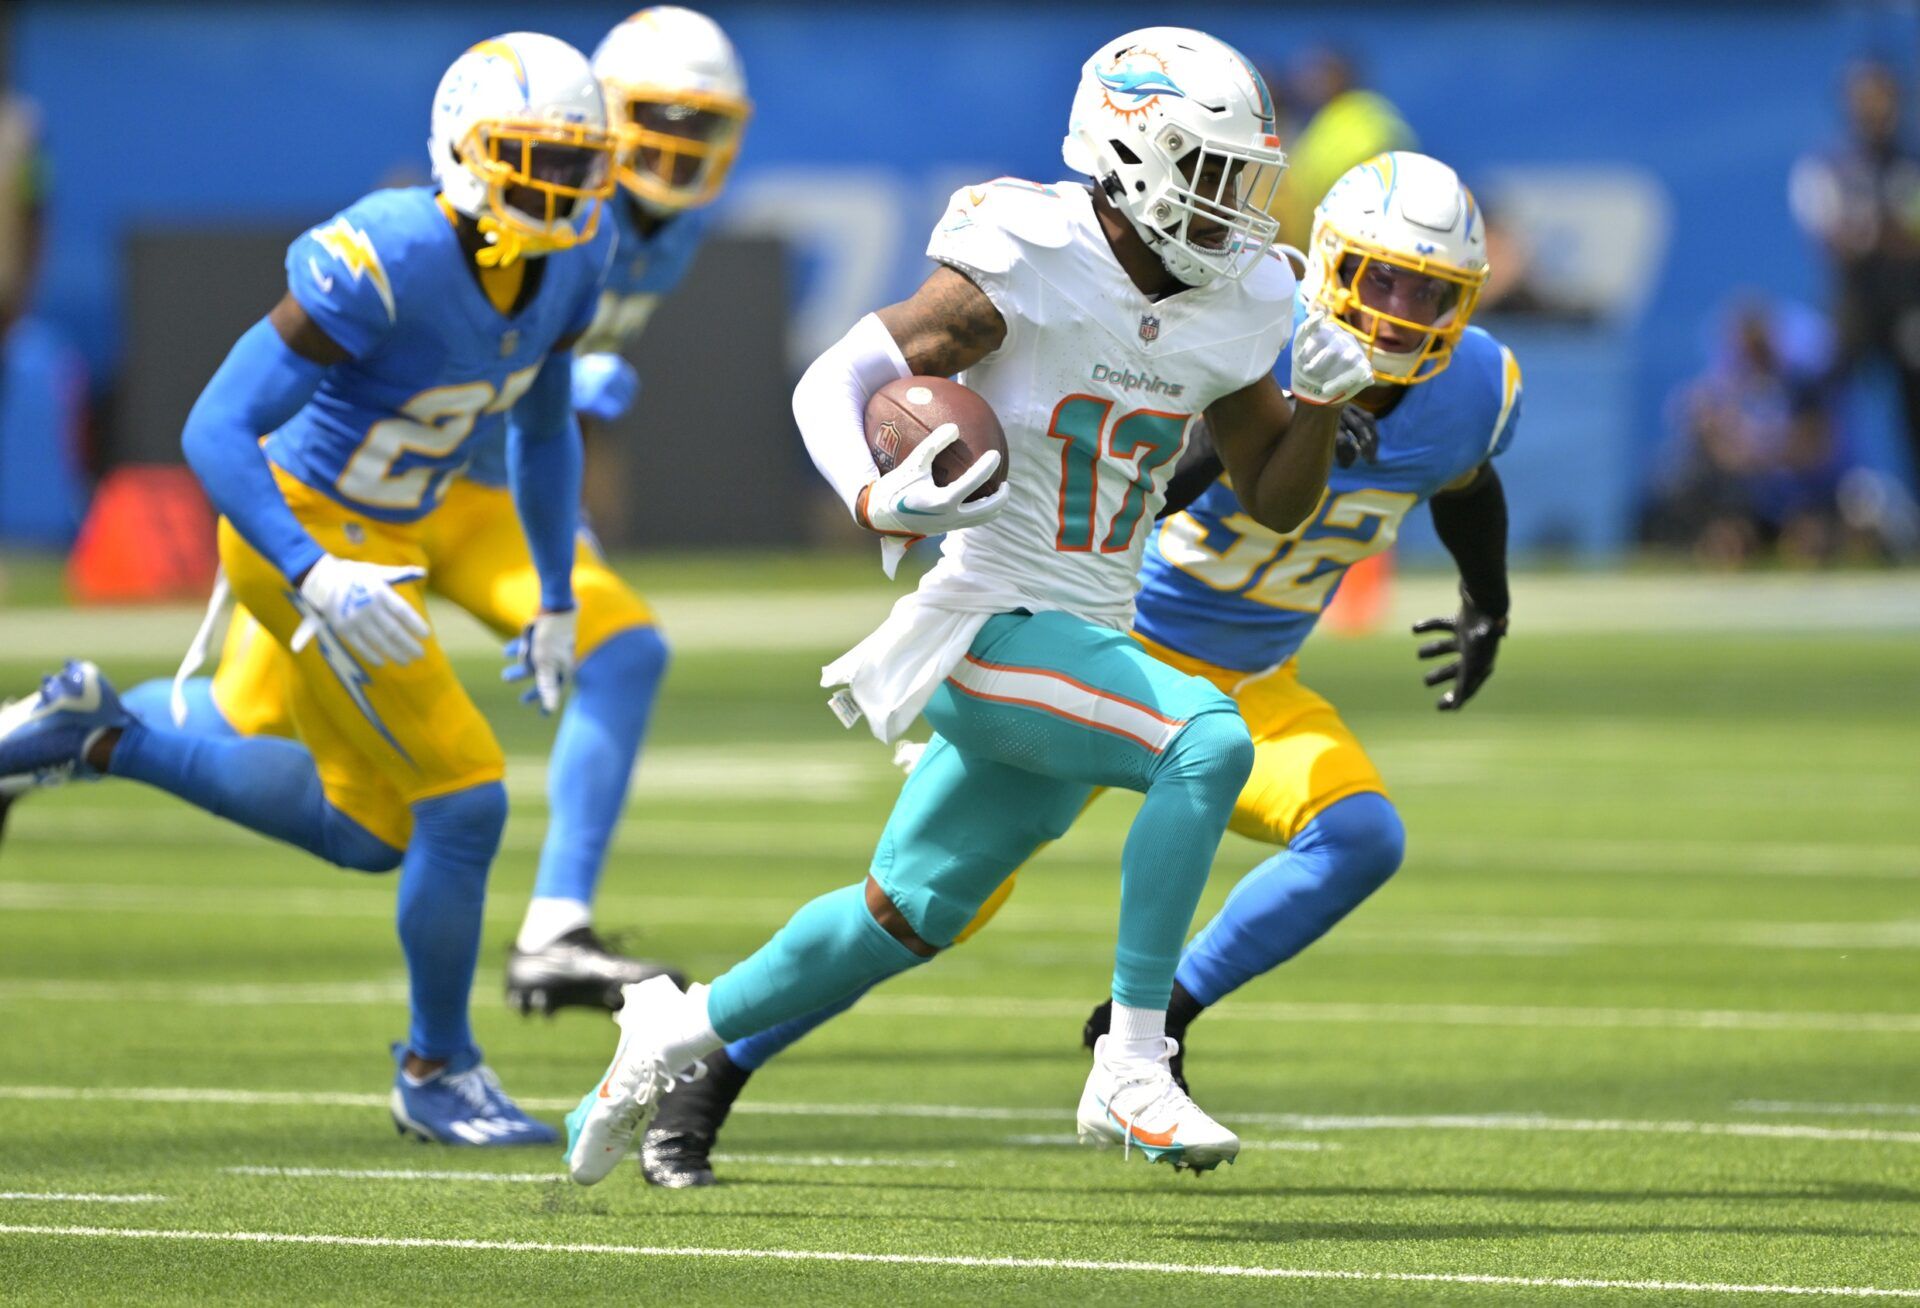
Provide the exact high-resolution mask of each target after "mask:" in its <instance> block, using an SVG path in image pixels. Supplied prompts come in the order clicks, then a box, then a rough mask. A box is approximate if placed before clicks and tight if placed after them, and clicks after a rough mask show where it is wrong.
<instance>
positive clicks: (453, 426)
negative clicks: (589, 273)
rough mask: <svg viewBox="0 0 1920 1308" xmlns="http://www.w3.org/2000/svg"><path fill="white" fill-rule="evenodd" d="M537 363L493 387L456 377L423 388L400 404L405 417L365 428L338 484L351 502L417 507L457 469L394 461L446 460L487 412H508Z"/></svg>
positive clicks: (386, 506)
mask: <svg viewBox="0 0 1920 1308" xmlns="http://www.w3.org/2000/svg"><path fill="white" fill-rule="evenodd" d="M540 367H541V365H540V364H538V363H533V364H528V365H527V366H526V367H524V368H522V369H520V370H519V371H518V372H512V373H508V374H507V376H506V377H505V379H504V380H502V381H501V383H500V389H499V390H498V391H496V390H494V388H493V383H492V382H488V381H470V382H458V383H455V384H454V385H451V386H435V387H432V388H430V389H428V390H424V391H421V392H420V393H419V394H418V395H416V396H414V397H413V398H412V399H410V400H408V401H407V402H406V403H405V404H403V405H401V406H400V412H401V413H402V414H404V415H405V416H404V417H399V418H383V419H382V420H380V421H379V422H376V423H374V424H373V426H371V427H369V428H367V434H366V436H365V437H364V438H362V440H361V441H360V447H359V448H358V449H356V450H355V451H354V452H353V457H352V458H350V459H348V460H347V466H346V467H344V468H342V469H341V470H340V475H339V477H337V478H336V479H335V480H334V483H333V484H334V486H335V488H336V489H338V490H339V492H340V494H341V495H342V496H344V497H345V498H346V499H348V500H350V501H357V502H359V503H361V504H371V505H377V506H378V507H380V508H383V509H413V508H418V507H419V506H420V504H421V503H422V502H423V501H425V500H426V499H427V498H428V496H429V495H430V494H438V493H439V483H440V482H442V481H444V480H445V479H446V478H447V477H449V476H451V475H452V474H453V473H454V472H456V471H458V469H457V468H452V467H448V466H447V465H445V464H430V463H420V464H415V465H413V466H412V467H409V468H407V469H406V470H404V471H398V472H397V471H395V465H396V464H398V463H399V462H400V460H401V459H402V458H403V457H405V456H407V455H415V456H418V457H421V458H426V459H445V458H448V457H449V456H451V455H452V454H453V452H454V451H456V450H458V449H459V448H460V446H461V444H462V443H463V442H464V441H465V440H466V439H467V437H468V436H470V435H471V434H472V433H473V426H474V423H475V422H477V421H478V420H479V418H480V415H481V414H483V413H505V412H506V411H507V410H508V409H511V408H512V407H513V406H514V405H515V404H518V403H519V402H520V397H521V396H522V395H525V394H526V393H527V388H528V387H529V386H531V385H533V378H534V374H535V373H537V372H539V371H540Z"/></svg>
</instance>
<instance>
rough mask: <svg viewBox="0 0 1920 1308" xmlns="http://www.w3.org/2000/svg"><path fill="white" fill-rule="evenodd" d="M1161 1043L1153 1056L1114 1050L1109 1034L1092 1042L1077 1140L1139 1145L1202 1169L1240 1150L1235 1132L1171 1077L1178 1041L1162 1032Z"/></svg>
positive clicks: (1152, 1157) (1152, 1156)
mask: <svg viewBox="0 0 1920 1308" xmlns="http://www.w3.org/2000/svg"><path fill="white" fill-rule="evenodd" d="M1166 1042H1167V1043H1166V1049H1165V1051H1164V1052H1163V1053H1162V1054H1161V1055H1160V1057H1158V1058H1156V1059H1154V1060H1153V1061H1152V1062H1141V1061H1137V1060H1125V1059H1121V1058H1119V1057H1117V1056H1115V1057H1111V1058H1110V1057H1109V1052H1110V1051H1111V1052H1113V1053H1114V1054H1116V1055H1117V1052H1118V1051H1117V1050H1114V1046H1113V1043H1112V1037H1111V1036H1101V1037H1100V1039H1099V1040H1097V1041H1096V1042H1095V1043H1094V1046H1093V1070H1092V1071H1091V1072H1089V1073H1088V1074H1087V1088H1086V1089H1085V1090H1084V1091H1082V1092H1081V1094H1080V1113H1079V1123H1078V1125H1079V1128H1080V1143H1081V1144H1091V1145H1120V1146H1121V1147H1122V1148H1123V1149H1124V1150H1125V1151H1126V1152H1128V1153H1131V1152H1132V1151H1133V1150H1135V1149H1138V1150H1139V1151H1140V1152H1141V1153H1143V1154H1145V1155H1146V1156H1147V1159H1148V1161H1150V1162H1155V1163H1158V1162H1163V1161H1164V1162H1170V1163H1172V1164H1173V1165H1174V1167H1175V1168H1181V1167H1187V1168H1191V1169H1193V1170H1194V1171H1196V1172H1204V1171H1207V1170H1208V1169H1209V1168H1213V1167H1218V1166H1219V1165H1220V1164H1221V1163H1230V1162H1232V1161H1233V1160H1234V1158H1235V1156H1237V1155H1238V1154H1239V1152H1240V1137H1239V1136H1237V1135H1235V1134H1234V1133H1233V1132H1231V1131H1229V1130H1228V1129H1227V1128H1226V1127H1224V1126H1222V1125H1220V1123H1218V1122H1216V1121H1214V1120H1213V1119H1212V1118H1211V1117H1208V1116H1207V1115H1206V1113H1205V1112H1203V1111H1202V1110H1201V1108H1200V1105H1198V1104H1196V1103H1194V1102H1193V1100H1192V1099H1191V1098H1190V1097H1188V1095H1187V1092H1186V1091H1184V1090H1182V1089H1181V1088H1180V1087H1179V1085H1178V1084H1177V1083H1176V1082H1175V1081H1174V1079H1173V1071H1172V1069H1171V1068H1170V1067H1169V1066H1168V1061H1169V1060H1170V1059H1171V1058H1172V1057H1173V1054H1174V1051H1175V1050H1177V1049H1178V1048H1179V1047H1180V1043H1179V1041H1177V1040H1175V1039H1173V1038H1172V1037H1171V1036H1168V1037H1166Z"/></svg>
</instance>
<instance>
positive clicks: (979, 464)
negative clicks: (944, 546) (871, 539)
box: [856, 422, 1007, 577]
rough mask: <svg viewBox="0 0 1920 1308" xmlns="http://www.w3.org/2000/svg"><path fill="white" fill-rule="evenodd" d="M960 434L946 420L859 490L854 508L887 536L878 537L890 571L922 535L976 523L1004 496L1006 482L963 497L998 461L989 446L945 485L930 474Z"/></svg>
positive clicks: (1002, 502) (981, 482) (862, 520)
mask: <svg viewBox="0 0 1920 1308" xmlns="http://www.w3.org/2000/svg"><path fill="white" fill-rule="evenodd" d="M959 439H960V429H959V428H958V427H956V426H955V425H954V424H952V423H950V422H947V423H942V424H941V425H940V426H938V427H935V428H934V429H933V430H932V431H930V432H928V433H927V438H926V439H925V440H923V441H921V442H920V443H919V444H918V445H916V446H914V447H913V451H912V452H911V453H910V454H908V455H907V457H906V458H904V459H902V460H900V463H899V466H898V467H896V468H894V470H893V471H892V472H889V473H885V474H883V475H882V476H881V477H880V478H879V479H877V480H875V481H873V482H870V483H868V485H867V487H866V489H865V490H863V491H861V492H860V499H859V501H858V503H857V507H856V512H857V514H858V517H859V519H860V525H861V526H863V527H865V528H866V529H867V530H868V531H872V532H877V533H879V534H880V535H882V536H885V537H887V539H886V540H885V541H883V542H882V543H881V548H880V559H881V566H883V567H884V568H885V569H886V571H887V575H888V576H889V577H891V576H892V575H893V574H894V573H895V572H896V571H897V570H898V569H899V567H900V560H901V559H902V558H904V557H905V556H906V552H907V547H908V546H909V545H911V544H913V543H914V542H915V541H917V540H919V539H921V538H922V537H925V536H938V535H940V534H941V533H942V532H948V531H959V530H960V529H961V528H963V527H975V526H978V525H979V524H980V523H983V522H985V521H986V520H987V519H988V518H991V517H992V516H993V515H994V514H996V513H998V512H1000V510H1001V509H1002V508H1003V507H1005V505H1006V502H1007V488H1006V487H1005V486H1004V485H1003V486H1001V487H1000V489H999V490H997V491H995V492H993V494H991V495H989V496H987V497H986V498H985V499H979V500H975V501H973V502H972V503H971V504H969V503H967V502H966V499H967V496H969V495H971V494H973V493H974V492H975V491H976V490H979V489H980V487H981V486H983V485H985V484H986V481H987V478H989V477H991V476H993V474H994V470H995V469H996V468H998V467H999V466H1000V453H999V451H997V450H990V451H988V452H987V453H985V454H983V455H981V456H980V457H979V458H977V459H975V460H974V461H973V466H972V467H970V468H968V469H967V470H966V471H965V472H963V473H961V474H960V475H959V476H958V477H955V478H954V479H953V481H951V482H950V483H948V484H947V485H945V486H940V485H936V484H935V483H934V480H933V461H934V460H935V459H936V458H938V457H939V455H940V451H942V450H944V449H946V448H947V446H949V445H951V444H953V443H954V442H955V441H957V440H959Z"/></svg>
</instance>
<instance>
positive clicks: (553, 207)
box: [460, 120, 617, 268]
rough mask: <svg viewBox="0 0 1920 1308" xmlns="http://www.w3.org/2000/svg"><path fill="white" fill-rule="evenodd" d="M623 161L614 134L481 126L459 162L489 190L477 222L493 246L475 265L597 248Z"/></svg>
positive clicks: (576, 127) (540, 125)
mask: <svg viewBox="0 0 1920 1308" xmlns="http://www.w3.org/2000/svg"><path fill="white" fill-rule="evenodd" d="M616 155H617V148H616V145H615V141H614V136H613V134H612V133H611V132H609V131H607V130H606V129H605V128H600V127H592V126H588V125H586V124H584V123H562V122H537V121H536V122H512V121H503V120H490V121H486V122H481V123H476V124H474V127H473V130H472V131H470V132H468V133H467V136H466V139H465V140H463V141H462V142H461V143H460V157H461V160H462V161H463V162H464V163H466V164H467V166H468V167H470V168H472V169H473V170H474V172H475V173H477V174H478V175H479V176H480V177H481V178H482V179H483V180H484V181H485V182H486V184H487V206H486V211H485V212H484V213H482V214H480V215H479V218H478V220H477V222H478V226H479V229H480V233H481V235H483V236H485V237H486V238H487V240H488V242H489V244H488V246H487V248H486V249H484V250H482V251H480V253H479V254H478V255H477V256H475V258H476V261H477V262H478V263H479V264H480V265H481V266H482V267H483V268H492V267H505V266H506V265H508V264H511V263H512V262H513V261H514V260H516V259H520V258H537V257H539V256H540V255H543V254H551V253H552V252H554V251H556V250H568V249H572V248H573V247H574V246H576V245H581V244H584V243H585V242H587V241H590V240H592V239H593V234H594V232H596V231H597V230H599V226H600V206H601V205H602V203H604V202H605V200H606V199H607V197H609V196H611V195H612V194H613V188H614V185H615V183H614V165H615V159H616ZM582 206H584V210H583V208H582Z"/></svg>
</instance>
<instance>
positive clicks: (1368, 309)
mask: <svg viewBox="0 0 1920 1308" xmlns="http://www.w3.org/2000/svg"><path fill="white" fill-rule="evenodd" d="M1312 253H1313V256H1314V257H1316V258H1319V259H1322V260H1324V261H1325V264H1324V266H1325V268H1326V275H1325V276H1324V277H1322V278H1321V279H1320V282H1319V285H1318V286H1317V287H1316V288H1315V292H1314V302H1315V303H1316V304H1318V305H1319V306H1320V307H1322V308H1324V309H1325V310H1326V311H1327V316H1328V317H1329V318H1331V319H1332V320H1333V321H1334V322H1336V323H1338V324H1340V326H1341V327H1342V328H1344V329H1345V330H1346V331H1348V332H1351V333H1352V334H1353V335H1354V336H1356V337H1358V338H1359V339H1360V343H1361V344H1362V345H1364V346H1366V347H1367V356H1368V358H1369V359H1370V360H1374V361H1375V362H1374V369H1373V375H1374V378H1375V379H1376V380H1378V381H1381V382H1385V383H1388V384H1390V385H1399V386H1411V385H1414V384H1416V383H1418V382H1423V381H1427V380H1429V379H1431V378H1433V377H1437V376H1439V375H1440V374H1441V373H1442V372H1444V371H1445V370H1446V367H1447V365H1448V364H1450V363H1452V362H1453V350H1454V347H1455V346H1456V345H1458V344H1459V343H1460V337H1461V334H1462V333H1464V332H1465V331H1466V330H1467V324H1468V323H1469V321H1471V320H1472V318H1473V310H1474V307H1475V306H1476V305H1478V304H1479V302H1480V292H1481V290H1482V288H1484V287H1485V286H1486V284H1487V271H1486V269H1484V268H1482V269H1478V270H1470V269H1466V268H1458V267H1455V266H1454V265H1452V264H1448V263H1442V262H1440V261H1439V260H1437V259H1426V258H1422V257H1420V256H1419V255H1408V254H1403V253H1400V252H1398V251H1395V250H1388V249H1385V248H1383V247H1381V246H1377V245H1374V244H1372V243H1370V242H1367V241H1362V240H1358V239H1356V238H1354V237H1351V236H1348V235H1347V234H1346V233H1345V232H1342V231H1340V230H1339V229H1338V228H1336V227H1334V226H1332V225H1331V224H1326V225H1324V226H1323V227H1322V229H1321V231H1320V234H1319V248H1318V249H1316V250H1314V251H1313V252H1312ZM1381 264H1383V265H1386V266H1388V267H1391V268H1398V269H1402V270H1405V271H1407V272H1411V273H1415V274H1417V275H1419V276H1421V277H1428V278H1431V279H1433V280H1434V281H1437V282H1442V283H1445V284H1446V285H1448V286H1449V287H1451V288H1453V294H1454V299H1453V303H1452V306H1451V307H1450V308H1449V309H1447V310H1446V311H1445V312H1443V313H1442V314H1441V315H1440V316H1439V318H1438V319H1437V320H1436V321H1434V322H1431V323H1422V322H1415V321H1413V320H1412V319H1409V318H1402V317H1398V316H1396V315H1394V314H1391V313H1388V312H1386V311H1385V310H1383V309H1376V308H1373V307H1372V306H1371V305H1369V304H1367V303H1366V302H1365V301H1364V300H1363V299H1362V298H1361V291H1360V289H1359V288H1361V287H1362V286H1364V285H1365V282H1366V277H1367V271H1368V269H1369V268H1371V267H1373V266H1374V265H1381ZM1389 323H1390V324H1392V325H1393V326H1395V327H1399V328H1401V329H1403V330H1405V331H1407V332H1409V333H1419V334H1421V335H1423V336H1424V337H1425V344H1424V345H1422V346H1421V348H1420V349H1419V351H1418V352H1417V354H1416V355H1415V357H1414V359H1413V362H1412V365H1411V366H1410V367H1409V366H1406V365H1404V364H1402V365H1399V366H1398V367H1389V368H1384V369H1383V368H1382V367H1381V366H1380V363H1379V362H1378V358H1379V356H1380V355H1381V354H1392V355H1393V356H1394V358H1395V360H1396V363H1397V361H1398V360H1399V359H1401V358H1403V357H1404V355H1405V352H1404V351H1388V350H1386V349H1385V348H1384V347H1383V346H1382V345H1381V344H1380V328H1381V327H1382V325H1384V324H1389Z"/></svg>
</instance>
